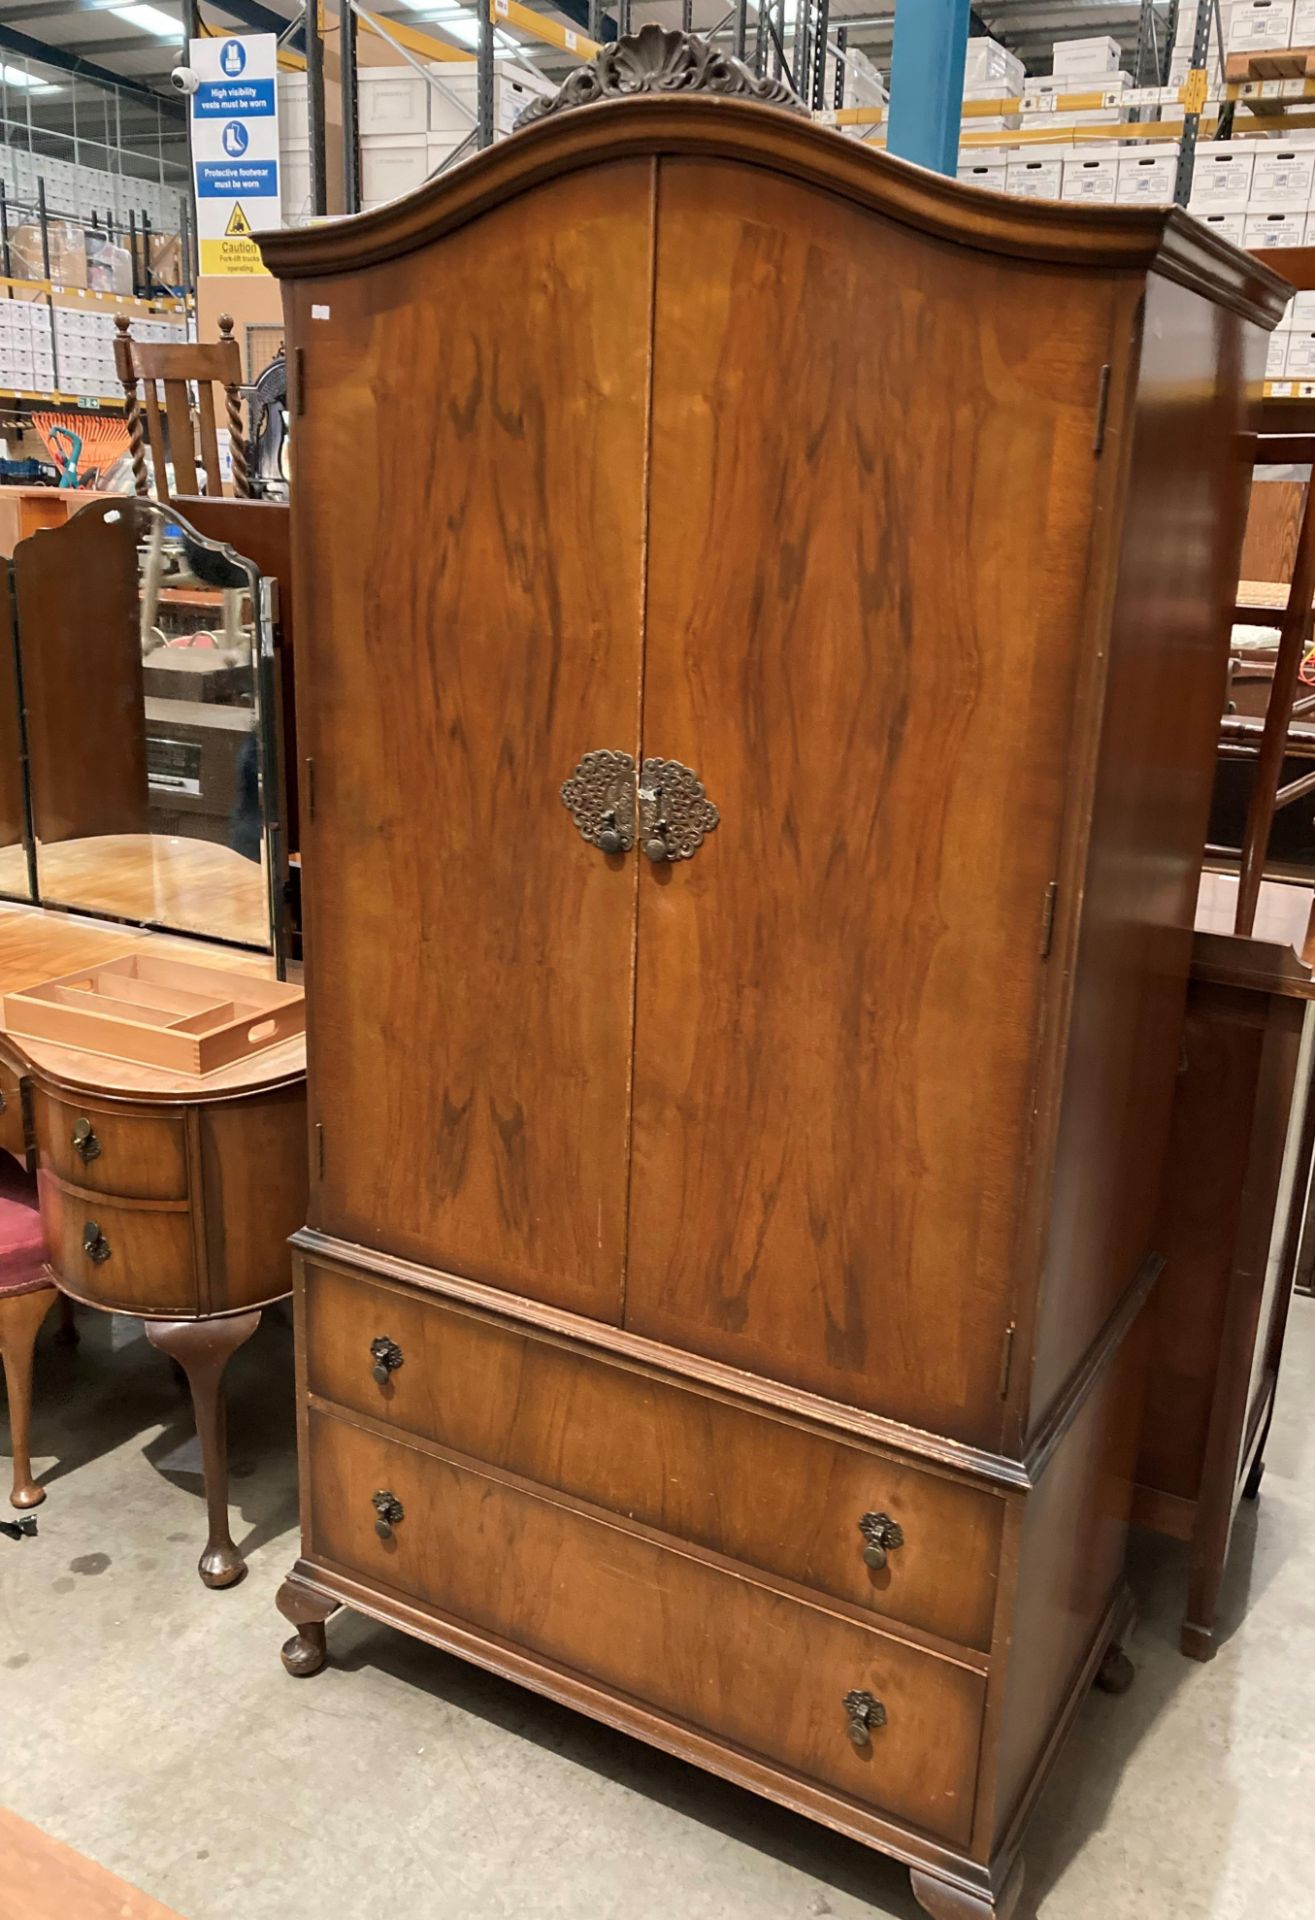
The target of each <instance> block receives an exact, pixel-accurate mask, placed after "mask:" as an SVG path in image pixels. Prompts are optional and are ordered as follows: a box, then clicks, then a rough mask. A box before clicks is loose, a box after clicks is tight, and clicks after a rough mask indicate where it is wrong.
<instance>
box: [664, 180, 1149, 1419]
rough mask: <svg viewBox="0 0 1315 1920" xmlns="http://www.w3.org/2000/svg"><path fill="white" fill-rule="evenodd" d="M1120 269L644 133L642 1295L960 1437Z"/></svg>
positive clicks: (1031, 969)
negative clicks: (888, 213) (1100, 270)
mask: <svg viewBox="0 0 1315 1920" xmlns="http://www.w3.org/2000/svg"><path fill="white" fill-rule="evenodd" d="M1112 300H1113V294H1112V291H1111V287H1110V284H1109V283H1108V281H1106V282H1098V281H1096V280H1095V277H1094V276H1089V277H1088V278H1087V279H1086V280H1085V281H1084V280H1083V279H1082V278H1081V277H1080V276H1079V275H1078V274H1076V273H1071V272H1069V271H1067V270H1065V269H1063V268H1057V267H1050V268H1043V269H1039V270H1038V269H1031V270H1029V269H1028V268H1027V267H1026V266H1024V265H1023V264H1022V263H1019V262H1013V261H1008V260H1004V259H997V258H995V257H993V256H987V255H979V254H976V253H975V252H973V251H972V250H971V249H969V248H967V247H964V246H952V245H948V244H945V243H942V242H940V241H937V240H935V239H933V238H931V237H930V236H927V235H925V234H921V233H916V232H913V231H910V230H909V229H906V228H902V227H899V226H897V225H895V224H894V223H890V222H886V221H882V220H879V219H877V218H876V217H874V216H872V215H869V214H865V213H863V212H862V211H860V210H859V209H858V208H856V207H854V206H851V205H850V204H848V203H847V202H844V201H841V200H839V199H836V198H833V197H830V196H828V195H826V194H824V193H823V192H821V191H820V190H814V189H811V188H809V187H806V186H802V185H798V184H794V183H791V182H788V181H785V180H783V179H781V178H779V177H774V176H772V175H770V174H769V173H767V172H766V171H763V170H758V169H750V168H747V167H737V166H734V165H733V164H731V163H728V162H721V161H714V160H697V159H688V160H686V159H671V160H668V161H665V162H664V163H663V166H662V170H661V174H660V179H659V191H658V240H657V283H656V297H655V314H656V320H655V336H654V374H653V379H654V392H653V428H652V456H651V473H652V479H651V513H650V535H649V569H648V600H647V608H648V613H647V640H646V663H645V679H644V714H643V742H644V754H645V755H646V756H650V757H652V758H654V759H664V760H668V761H678V762H681V763H684V765H686V766H687V767H689V768H691V769H692V770H693V771H694V772H695V773H697V775H698V776H699V777H700V779H701V780H702V781H703V783H704V785H705V787H706V791H707V796H708V799H709V800H710V801H711V802H712V804H713V805H715V806H716V807H717V808H718V809H719V812H720V823H719V824H718V825H717V826H716V828H715V829H714V830H712V831H711V832H708V833H707V834H706V837H705V838H704V840H703V842H702V845H701V846H700V847H699V848H698V850H697V851H696V852H695V853H694V854H693V857H692V858H690V859H687V860H680V861H678V862H672V863H664V864H650V863H649V862H648V861H646V860H641V863H640V864H641V868H642V871H641V873H640V888H639V892H640V908H639V949H638V951H639V970H638V979H637V992H636V1007H637V1012H636V1062H635V1095H634V1101H635V1106H634V1133H633V1146H632V1170H631V1212H630V1267H629V1276H628V1282H627V1294H626V1324H627V1325H628V1326H630V1327H632V1328H634V1329H636V1330H638V1331H640V1332H642V1333H645V1334H650V1335H653V1336H654V1337H656V1338H658V1339H661V1340H665V1341H670V1342H672V1343H674V1344H677V1345H680V1346H686V1347H690V1348H693V1349H694V1350H696V1351H698V1352H701V1353H704V1354H707V1355H710V1356H712V1357H715V1358H717V1359H720V1360H723V1361H727V1362H729V1363H731V1364H733V1365H736V1366H742V1367H746V1368H749V1369H751V1370H753V1371H756V1372H759V1373H764V1374H768V1375H773V1376H775V1377H777V1378H780V1379H783V1380H785V1381H788V1382H791V1383H793V1384H795V1385H798V1386H801V1387H805V1388H809V1389H812V1390H814V1391H817V1392H820V1393H824V1394H828V1395H831V1396H833V1397H835V1398H837V1399H840V1400H843V1401H846V1402H848V1403H852V1404H855V1405H860V1406H866V1407H871V1408H874V1409H876V1410H878V1411H880V1412H883V1413H885V1414H888V1415H891V1416H893V1417H895V1418H897V1419H901V1420H906V1421H909V1422H911V1423H913V1424H917V1425H919V1426H931V1427H934V1428H936V1429H937V1430H939V1431H941V1432H944V1433H948V1434H957V1435H959V1436H960V1437H962V1438H964V1439H965V1440H969V1441H973V1442H977V1443H981V1444H991V1443H992V1442H994V1441H998V1436H999V1432H1000V1408H1001V1401H1000V1392H1001V1384H1000V1383H1001V1371H1002V1358H1003V1341H1004V1336H1005V1330H1006V1327H1007V1324H1008V1320H1009V1318H1010V1314H1011V1311H1012V1307H1011V1301H1012V1281H1013V1276H1012V1272H1011V1255H1012V1250H1013V1246H1014V1241H1015V1234H1016V1228H1017V1221H1018V1202H1019V1195H1020V1188H1021V1184H1022V1177H1023V1175H1022V1169H1024V1168H1025V1167H1026V1164H1027V1157H1028V1154H1027V1149H1028V1128H1029V1118H1030V1114H1031V1109H1032V1092H1033V1055H1034V1043H1035V1036H1036V1033H1037V1026H1038V1013H1039V1001H1040V995H1041V989H1042V977H1043V973H1044V962H1043V961H1042V959H1041V947H1042V927H1043V921H1044V915H1045V906H1046V898H1047V887H1048V884H1049V882H1050V880H1051V879H1052V878H1053V876H1054V874H1055V872H1056V856H1057V849H1058V842H1059V830H1060V813H1061V805H1062V801H1063V795H1064V786H1065V773H1066V764H1067V762H1068V758H1069V754H1070V747H1071V742H1070V713H1071V710H1072V696H1073V677H1074V663H1075V659H1076V656H1077V654H1078V652H1079V643H1078V636H1079V633H1080V630H1081V617H1082V601H1083V587H1084V579H1085V575H1086V571H1087V565H1088V546H1089V538H1088V532H1089V526H1090V520H1091V514H1092V497H1093V488H1094V483H1095V474H1096V471H1097V468H1098V462H1097V460H1096V459H1095V457H1094V452H1093V431H1092V423H1093V417H1094V408H1095V400H1096V393H1097V388H1098V380H1099V372H1100V367H1101V364H1102V362H1104V361H1106V360H1107V359H1109V358H1110V350H1109V339H1110V334H1111V330H1112V314H1113V306H1112ZM660 805H661V807H662V808H663V809H665V810H666V811H667V812H668V813H670V812H671V811H672V809H673V806H674V807H676V808H677V809H678V808H679V806H680V781H679V776H674V777H672V784H671V790H670V792H669V793H666V794H664V796H663V799H662V801H661V803H660Z"/></svg>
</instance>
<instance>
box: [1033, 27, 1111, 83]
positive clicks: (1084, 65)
mask: <svg viewBox="0 0 1315 1920" xmlns="http://www.w3.org/2000/svg"><path fill="white" fill-rule="evenodd" d="M1052 52H1053V55H1054V58H1053V61H1052V64H1051V71H1052V72H1053V73H1057V74H1064V75H1066V76H1070V77H1072V76H1075V75H1078V74H1081V75H1082V76H1083V77H1084V78H1085V77H1087V76H1094V75H1098V74H1102V73H1117V71H1118V67H1119V62H1120V60H1121V59H1122V58H1123V49H1122V47H1121V46H1120V45H1119V43H1118V41H1117V40H1111V39H1110V38H1109V37H1108V35H1106V34H1098V35H1096V36H1095V37H1094V38H1092V39H1087V40H1056V41H1055V43H1054V46H1053V48H1052Z"/></svg>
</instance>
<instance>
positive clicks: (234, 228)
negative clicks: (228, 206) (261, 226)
mask: <svg viewBox="0 0 1315 1920" xmlns="http://www.w3.org/2000/svg"><path fill="white" fill-rule="evenodd" d="M250 231H251V222H250V221H249V220H248V219H247V216H246V215H245V213H243V211H242V202H241V201H240V200H235V201H234V202H233V211H232V212H231V213H230V214H229V216H228V225H227V226H226V227H225V228H224V232H225V234H226V235H227V237H228V238H229V239H230V240H232V239H235V238H238V237H240V236H242V235H244V234H248V233H250Z"/></svg>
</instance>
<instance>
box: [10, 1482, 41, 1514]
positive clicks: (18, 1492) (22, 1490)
mask: <svg viewBox="0 0 1315 1920" xmlns="http://www.w3.org/2000/svg"><path fill="white" fill-rule="evenodd" d="M45 1497H46V1490H45V1488H44V1487H39V1486H38V1485H37V1483H36V1481H35V1480H29V1481H27V1482H26V1483H25V1484H24V1485H23V1486H21V1487H15V1488H14V1490H13V1492H12V1493H11V1494H10V1496H9V1504H10V1506H11V1507H18V1508H20V1509H22V1508H26V1507H39V1506H40V1505H41V1502H42V1501H43V1500H44V1499H45Z"/></svg>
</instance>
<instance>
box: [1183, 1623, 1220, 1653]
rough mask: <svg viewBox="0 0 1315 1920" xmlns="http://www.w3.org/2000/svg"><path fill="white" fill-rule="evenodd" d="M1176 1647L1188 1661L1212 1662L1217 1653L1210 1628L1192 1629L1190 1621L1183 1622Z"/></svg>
mask: <svg viewBox="0 0 1315 1920" xmlns="http://www.w3.org/2000/svg"><path fill="white" fill-rule="evenodd" d="M1178 1645H1179V1646H1180V1647H1181V1649H1182V1651H1183V1653H1184V1654H1186V1656H1187V1658H1188V1659H1189V1660H1213V1659H1214V1657H1215V1655H1216V1653H1218V1651H1219V1649H1218V1647H1217V1646H1216V1644H1215V1637H1214V1634H1213V1633H1212V1632H1211V1630H1210V1628H1209V1627H1194V1626H1193V1625H1192V1623H1191V1621H1190V1620H1184V1622H1183V1630H1182V1633H1181V1634H1180V1635H1179V1639H1178Z"/></svg>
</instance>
